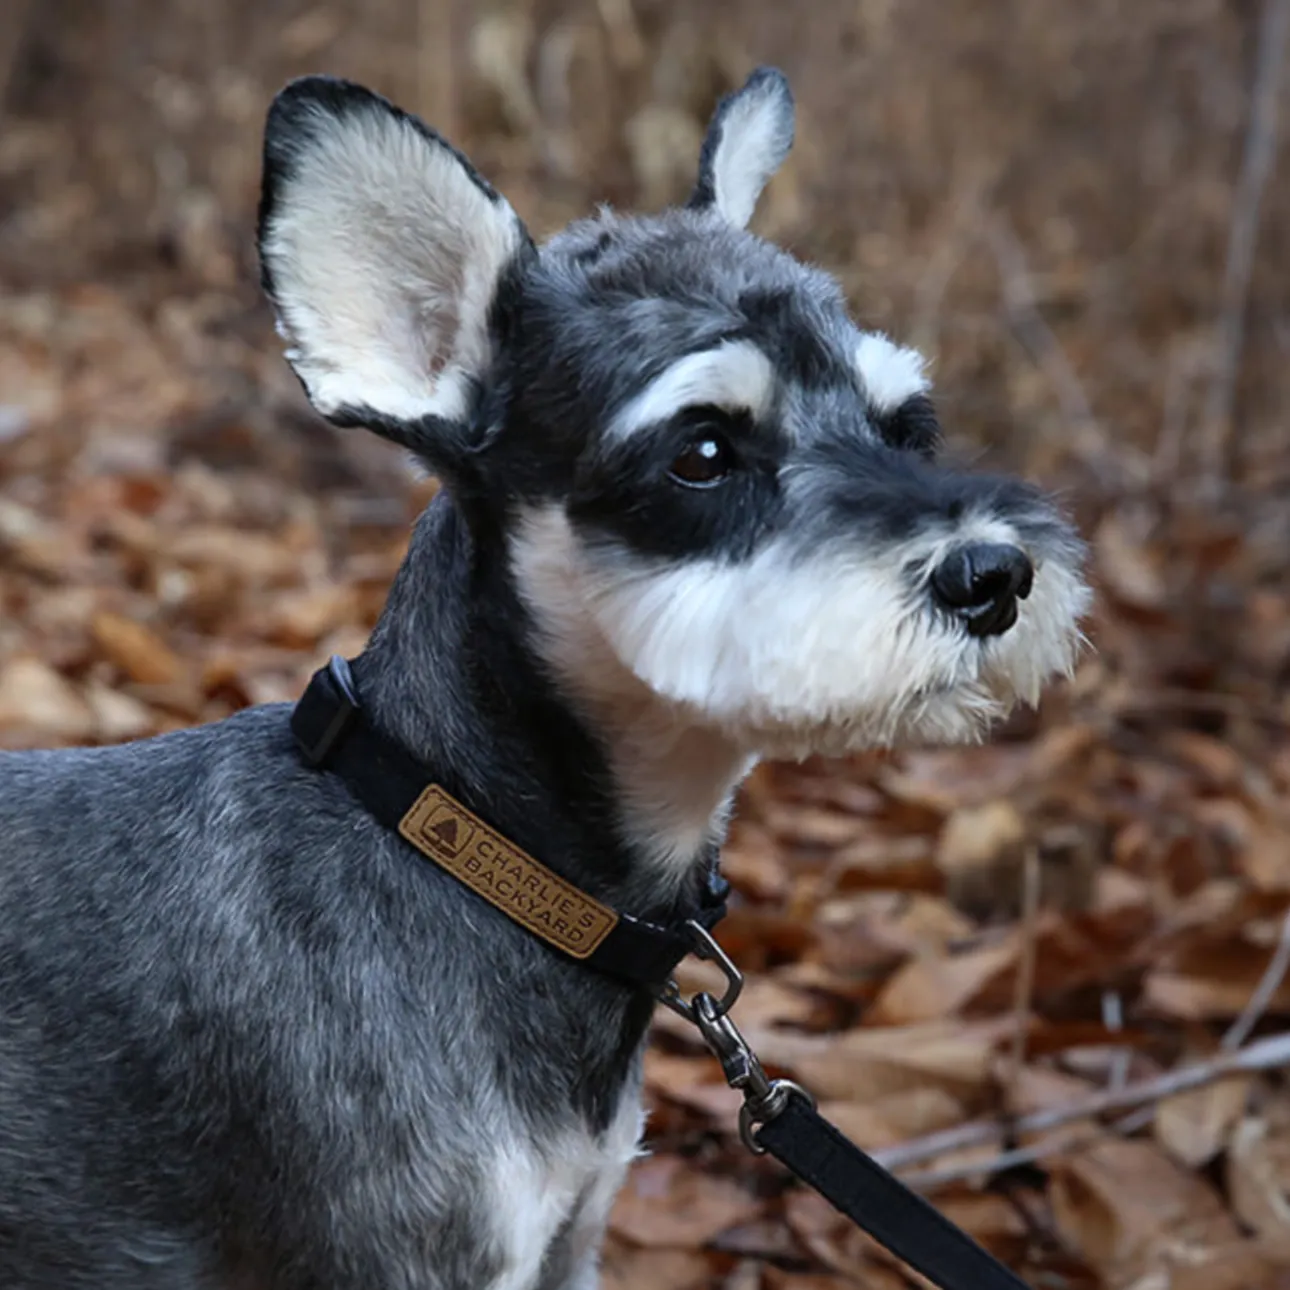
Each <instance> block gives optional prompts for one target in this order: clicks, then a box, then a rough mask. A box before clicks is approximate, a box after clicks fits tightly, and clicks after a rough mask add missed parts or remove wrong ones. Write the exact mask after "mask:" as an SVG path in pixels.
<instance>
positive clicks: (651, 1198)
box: [609, 1156, 762, 1249]
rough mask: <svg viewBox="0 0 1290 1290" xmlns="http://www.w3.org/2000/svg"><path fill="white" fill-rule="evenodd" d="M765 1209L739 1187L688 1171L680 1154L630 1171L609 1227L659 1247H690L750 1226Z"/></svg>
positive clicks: (655, 1159) (642, 1163) (641, 1163)
mask: <svg viewBox="0 0 1290 1290" xmlns="http://www.w3.org/2000/svg"><path fill="white" fill-rule="evenodd" d="M761 1209H762V1202H761V1201H760V1200H758V1199H757V1198H756V1197H755V1196H752V1195H751V1194H750V1193H748V1192H747V1191H745V1190H744V1189H743V1188H742V1187H740V1186H739V1185H738V1184H737V1183H734V1182H730V1181H729V1180H727V1179H725V1178H716V1177H713V1176H712V1175H710V1174H704V1173H699V1172H697V1171H696V1170H693V1169H687V1168H686V1167H685V1164H684V1162H683V1161H682V1160H680V1159H678V1158H677V1157H676V1156H653V1157H651V1158H649V1159H647V1160H642V1161H639V1162H638V1163H637V1164H635V1165H634V1166H633V1167H632V1169H631V1171H630V1172H629V1173H628V1176H627V1182H626V1184H625V1186H624V1187H623V1189H622V1191H620V1192H619V1194H618V1197H617V1199H616V1200H615V1202H614V1207H613V1211H612V1212H611V1214H610V1216H609V1226H610V1227H611V1228H612V1229H613V1230H614V1231H615V1232H617V1233H618V1234H619V1235H620V1236H623V1237H626V1238H628V1239H630V1240H632V1241H636V1242H637V1243H639V1244H641V1245H648V1246H650V1247H652V1248H655V1249H657V1248H660V1247H663V1246H670V1247H677V1248H680V1249H690V1248H693V1247H696V1246H700V1245H703V1244H705V1243H706V1242H708V1241H711V1240H712V1239H713V1238H714V1237H715V1236H717V1235H718V1234H719V1233H721V1232H723V1231H725V1230H726V1228H729V1227H734V1226H735V1224H737V1223H747V1222H751V1221H752V1220H753V1219H755V1218H756V1217H757V1216H758V1214H760V1212H761Z"/></svg>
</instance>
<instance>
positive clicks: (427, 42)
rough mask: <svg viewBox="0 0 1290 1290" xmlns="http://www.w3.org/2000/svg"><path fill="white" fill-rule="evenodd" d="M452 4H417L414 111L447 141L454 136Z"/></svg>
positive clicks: (443, 0) (444, 0)
mask: <svg viewBox="0 0 1290 1290" xmlns="http://www.w3.org/2000/svg"><path fill="white" fill-rule="evenodd" d="M453 8H454V5H453V0H418V4H417V10H416V19H417V42H416V45H417V47H416V60H417V68H416V71H417V107H418V109H419V111H420V114H421V115H422V116H423V117H425V119H426V120H427V121H429V122H430V123H431V124H432V125H433V126H434V127H435V129H436V130H438V131H439V132H440V133H441V134H444V135H446V136H447V137H448V138H449V139H452V138H455V137H456V134H457V120H456V112H457V76H456V60H457V51H456V49H455V48H454V45H453V36H454V27H455V25H456V24H455V23H454V21H453V17H454V15H453Z"/></svg>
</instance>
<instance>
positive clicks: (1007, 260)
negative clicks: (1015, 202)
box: [985, 0, 1290, 482]
mask: <svg viewBox="0 0 1290 1290" xmlns="http://www.w3.org/2000/svg"><path fill="white" fill-rule="evenodd" d="M1288 2H1290V0H1288ZM985 238H986V241H987V242H988V244H989V246H990V249H991V250H992V251H993V253H994V258H995V262H996V263H997V265H998V267H999V277H1000V281H1001V284H1002V287H1003V303H1004V308H1005V310H1006V311H1007V315H1008V321H1009V323H1010V325H1011V327H1012V330H1013V332H1014V333H1015V334H1016V336H1017V339H1018V340H1019V341H1020V342H1021V344H1022V345H1023V346H1025V348H1026V349H1027V351H1029V353H1030V354H1031V356H1032V357H1033V358H1034V360H1035V362H1036V363H1037V364H1038V365H1039V366H1040V368H1041V369H1042V370H1043V372H1044V374H1045V375H1046V376H1047V377H1048V381H1049V384H1050V385H1052V387H1053V392H1054V393H1055V394H1056V396H1057V402H1058V403H1059V404H1060V406H1061V410H1062V418H1063V419H1064V420H1065V421H1066V423H1067V425H1068V426H1069V427H1070V433H1071V442H1072V444H1073V445H1074V448H1075V451H1076V452H1077V454H1078V455H1079V457H1080V458H1081V460H1083V461H1084V462H1085V463H1086V464H1088V465H1091V466H1095V467H1097V468H1098V469H1099V470H1101V471H1103V472H1105V471H1107V470H1114V471H1116V472H1118V473H1120V474H1121V475H1127V476H1129V477H1130V478H1132V479H1134V480H1136V481H1139V482H1141V481H1142V480H1144V479H1146V478H1147V477H1149V474H1150V470H1149V467H1148V464H1147V462H1146V461H1145V459H1143V458H1142V457H1141V454H1135V453H1132V452H1131V451H1130V450H1129V447H1128V445H1127V444H1124V443H1117V444H1115V445H1114V446H1112V444H1111V443H1110V441H1109V439H1108V437H1107V435H1106V433H1105V431H1104V430H1103V428H1102V427H1101V426H1100V425H1099V424H1098V421H1097V418H1096V417H1095V416H1094V414H1093V406H1092V404H1091V403H1090V402H1089V399H1088V395H1087V394H1086V393H1085V390H1084V386H1083V383H1082V382H1081V381H1080V379H1079V374H1078V373H1077V372H1076V371H1075V368H1074V366H1073V365H1072V364H1071V361H1070V359H1069V358H1068V357H1067V356H1066V351H1065V350H1064V349H1063V348H1062V344H1061V341H1060V340H1058V338H1057V335H1056V333H1055V332H1054V331H1053V329H1052V328H1051V327H1050V326H1049V325H1048V322H1047V320H1046V319H1045V318H1044V315H1043V313H1042V311H1041V310H1040V308H1039V303H1038V300H1037V298H1036V295H1035V289H1034V281H1033V278H1032V276H1031V273H1030V268H1029V266H1028V265H1027V263H1026V254H1025V251H1024V250H1023V249H1022V246H1021V242H1020V241H1019V240H1018V238H1017V235H1016V233H1014V232H1013V230H1012V227H1011V226H1010V225H1009V224H1008V223H1007V221H1006V220H1005V219H1003V217H1002V216H999V215H995V216H993V217H992V218H991V219H989V220H988V221H987V222H986V225H985Z"/></svg>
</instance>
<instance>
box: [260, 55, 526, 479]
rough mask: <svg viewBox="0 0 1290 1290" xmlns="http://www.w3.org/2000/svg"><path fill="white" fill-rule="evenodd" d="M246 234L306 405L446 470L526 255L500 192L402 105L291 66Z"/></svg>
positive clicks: (462, 444) (273, 110)
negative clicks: (501, 308) (254, 230)
mask: <svg viewBox="0 0 1290 1290" xmlns="http://www.w3.org/2000/svg"><path fill="white" fill-rule="evenodd" d="M259 246H260V265H261V280H262V282H263V285H264V289H265V291H266V293H267V294H268V296H269V298H270V300H271V301H272V302H273V306H274V308H275V311H276V313H277V317H278V330H279V332H280V333H281V334H282V335H283V336H284V338H285V339H286V340H287V342H288V345H289V348H288V350H287V358H288V361H289V362H290V363H291V365H292V367H293V368H294V369H295V372H296V375H297V376H299V378H300V380H301V382H302V384H303V385H304V387H305V390H306V392H307V393H308V395H309V398H310V401H311V402H312V403H313V405H314V407H315V408H316V409H317V410H318V411H319V412H320V413H321V414H322V415H323V416H324V417H326V418H327V419H328V420H329V421H332V422H334V423H335V424H337V425H364V426H367V427H369V428H371V429H373V430H375V431H376V432H377V433H378V434H382V435H384V436H385V437H386V438H388V439H392V440H394V441H395V442H396V443H400V444H402V445H403V446H404V447H407V448H411V449H412V450H413V451H414V452H417V453H418V454H420V455H421V456H423V457H424V458H426V460H427V461H428V463H429V464H430V465H431V467H432V468H437V469H448V470H450V469H451V464H452V462H453V460H454V458H456V457H458V455H459V454H460V453H461V451H462V450H463V449H465V448H466V447H467V435H468V428H469V423H470V418H471V413H472V411H473V408H474V404H475V400H476V398H477V395H478V391H479V387H480V383H481V382H482V381H483V379H484V378H485V377H486V375H487V372H488V369H489V366H490V363H491V361H492V357H493V354H492V341H491V337H490V326H489V324H490V314H491V312H492V310H493V307H494V304H495V302H496V301H498V298H499V294H500V293H502V292H504V291H506V290H507V289H508V288H509V289H512V290H513V289H515V288H514V283H515V281H516V279H517V278H518V274H519V271H520V270H521V269H522V267H523V265H524V264H525V263H526V262H527V259H528V257H529V256H531V255H533V254H535V252H534V249H533V244H532V241H531V240H530V238H529V235H528V233H527V232H526V230H525V228H524V226H523V224H522V223H521V222H520V220H519V217H518V216H517V215H516V214H515V212H514V211H513V210H512V209H511V208H510V206H509V205H508V204H507V203H506V201H505V200H504V199H503V198H502V197H501V196H500V195H499V194H498V193H496V192H495V191H494V190H493V188H492V187H491V186H490V185H489V183H488V181H487V180H485V179H484V178H483V177H482V176H481V175H479V174H478V173H477V172H476V171H475V169H474V168H473V167H472V166H471V164H470V162H469V161H467V160H466V158H465V157H463V156H462V155H461V154H460V153H459V152H457V151H456V150H455V149H454V148H453V147H452V146H451V145H450V144H448V143H447V142H445V140H443V139H442V138H440V137H439V136H438V135H437V134H435V133H434V131H433V130H431V129H429V128H428V127H427V126H426V125H424V124H423V123H422V122H421V121H419V120H418V119H417V118H416V117H413V116H410V115H408V114H407V113H404V112H402V111H400V110H399V109H398V108H396V107H394V106H393V104H391V103H389V102H387V101H386V100H385V99H383V98H381V97H380V96H379V95H377V94H373V93H372V92H370V91H369V90H365V89H363V88H362V87H361V86H358V85H354V84H351V83H350V82H348V81H341V80H335V79H333V78H331V77H322V76H310V77H304V78H302V79H300V80H297V81H293V82H291V83H290V84H289V85H288V86H287V87H286V88H285V89H283V90H282V91H281V93H279V94H278V96H277V97H276V98H275V99H274V101H273V104H272V106H271V107H270V109H269V116H268V122H267V125H266V127H265V139H264V174H263V187H262V190H261V198H260V217H259Z"/></svg>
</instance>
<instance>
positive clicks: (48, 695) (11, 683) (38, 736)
mask: <svg viewBox="0 0 1290 1290" xmlns="http://www.w3.org/2000/svg"><path fill="white" fill-rule="evenodd" d="M97 724H98V723H97V720H96V718H95V715H94V711H93V709H91V707H90V705H89V704H88V703H87V702H86V701H85V700H84V699H83V698H82V697H81V695H80V693H79V692H78V690H77V689H76V687H75V686H74V685H72V683H71V682H70V681H68V680H67V678H66V677H64V676H62V675H60V674H59V673H58V672H55V671H54V669H53V668H52V667H50V666H49V665H48V664H47V663H42V662H41V661H40V659H36V658H15V659H12V660H10V662H8V663H6V664H5V665H4V667H3V668H2V669H0V731H6V730H7V731H8V733H9V734H10V735H13V736H17V737H18V739H19V740H20V741H22V742H24V743H26V742H28V741H35V742H40V741H42V740H43V739H51V740H76V739H89V738H90V737H91V736H92V735H93V734H94V732H95V729H96V727H97Z"/></svg>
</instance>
